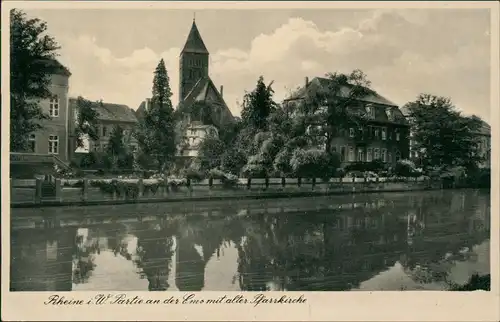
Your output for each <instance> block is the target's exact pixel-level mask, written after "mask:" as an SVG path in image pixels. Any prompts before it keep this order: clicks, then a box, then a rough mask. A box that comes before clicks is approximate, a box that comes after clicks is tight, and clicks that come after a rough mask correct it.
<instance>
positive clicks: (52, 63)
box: [36, 58, 71, 77]
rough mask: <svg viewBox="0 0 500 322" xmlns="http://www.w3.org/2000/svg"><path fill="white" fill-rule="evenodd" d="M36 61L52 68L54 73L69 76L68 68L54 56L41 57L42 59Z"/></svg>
mask: <svg viewBox="0 0 500 322" xmlns="http://www.w3.org/2000/svg"><path fill="white" fill-rule="evenodd" d="M36 61H37V62H41V63H43V64H44V65H46V66H47V67H50V68H52V69H53V72H54V74H58V75H63V76H68V77H69V76H71V72H70V71H69V69H68V68H67V67H66V66H64V65H63V64H61V63H60V62H59V61H58V60H57V59H55V58H43V59H39V60H36Z"/></svg>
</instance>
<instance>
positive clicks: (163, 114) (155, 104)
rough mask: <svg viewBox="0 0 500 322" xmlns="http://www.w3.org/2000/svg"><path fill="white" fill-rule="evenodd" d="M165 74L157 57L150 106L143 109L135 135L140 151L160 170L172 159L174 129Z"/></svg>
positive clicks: (162, 62) (172, 110)
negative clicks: (155, 162)
mask: <svg viewBox="0 0 500 322" xmlns="http://www.w3.org/2000/svg"><path fill="white" fill-rule="evenodd" d="M171 96H172V91H171V90H170V85H169V77H168V74H167V70H166V68H165V62H164V61H163V59H161V60H160V62H159V63H158V66H157V67H156V70H155V72H154V79H153V95H152V98H151V107H150V109H149V110H146V111H144V118H143V120H142V121H141V122H140V125H139V131H138V134H137V139H138V141H139V144H140V146H141V149H142V150H143V152H144V153H146V154H149V155H151V156H152V157H154V158H155V159H156V160H157V163H158V168H159V169H158V170H160V171H163V170H165V168H166V167H167V166H168V165H169V164H170V163H171V162H172V161H173V159H174V157H175V152H176V142H177V141H176V129H175V122H174V109H173V108H172V101H171V99H170V98H171Z"/></svg>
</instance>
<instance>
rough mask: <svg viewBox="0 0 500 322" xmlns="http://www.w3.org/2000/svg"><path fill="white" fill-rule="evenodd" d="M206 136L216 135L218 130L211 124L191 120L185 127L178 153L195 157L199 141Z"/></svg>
mask: <svg viewBox="0 0 500 322" xmlns="http://www.w3.org/2000/svg"><path fill="white" fill-rule="evenodd" d="M208 136H212V137H218V136H219V132H218V131H217V128H216V127H215V126H213V125H204V124H202V123H201V122H192V123H190V124H189V125H188V127H187V128H186V134H185V136H184V144H183V145H181V146H180V147H179V153H178V155H180V156H184V157H197V156H198V150H199V146H200V143H201V142H202V141H203V140H204V139H205V138H206V137H208Z"/></svg>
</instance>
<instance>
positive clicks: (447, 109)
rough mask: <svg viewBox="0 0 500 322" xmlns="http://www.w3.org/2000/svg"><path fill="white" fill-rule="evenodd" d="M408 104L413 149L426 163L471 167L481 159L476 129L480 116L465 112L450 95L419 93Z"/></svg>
mask: <svg viewBox="0 0 500 322" xmlns="http://www.w3.org/2000/svg"><path fill="white" fill-rule="evenodd" d="M405 108H407V109H408V111H409V115H408V116H409V120H410V124H411V127H412V132H413V137H412V139H413V140H414V149H415V150H416V151H418V152H419V155H420V157H421V160H422V161H423V165H424V167H426V168H430V167H444V168H447V167H454V166H466V167H469V166H471V165H472V164H475V163H477V162H479V161H480V160H481V157H480V155H479V153H478V146H477V135H476V134H475V133H474V132H477V131H478V130H479V128H480V126H481V122H480V120H478V119H477V118H470V117H464V116H462V115H461V114H460V112H458V111H457V110H456V109H455V107H454V105H453V103H452V102H451V100H450V99H449V98H445V97H439V96H434V95H430V94H420V95H419V96H418V97H417V99H416V100H415V101H413V102H409V103H407V104H406V105H405Z"/></svg>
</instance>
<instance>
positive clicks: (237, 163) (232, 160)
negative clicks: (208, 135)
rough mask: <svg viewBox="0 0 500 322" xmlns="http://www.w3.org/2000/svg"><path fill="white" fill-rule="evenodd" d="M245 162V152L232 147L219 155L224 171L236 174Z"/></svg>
mask: <svg viewBox="0 0 500 322" xmlns="http://www.w3.org/2000/svg"><path fill="white" fill-rule="evenodd" d="M246 163H247V158H246V156H245V154H244V153H243V152H242V151H240V150H238V149H236V148H234V147H230V148H228V149H226V151H225V152H224V153H223V154H222V157H221V167H222V169H223V170H224V171H228V172H229V173H232V174H235V175H238V174H239V173H240V171H241V169H242V168H243V167H244V166H245V164H246Z"/></svg>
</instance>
